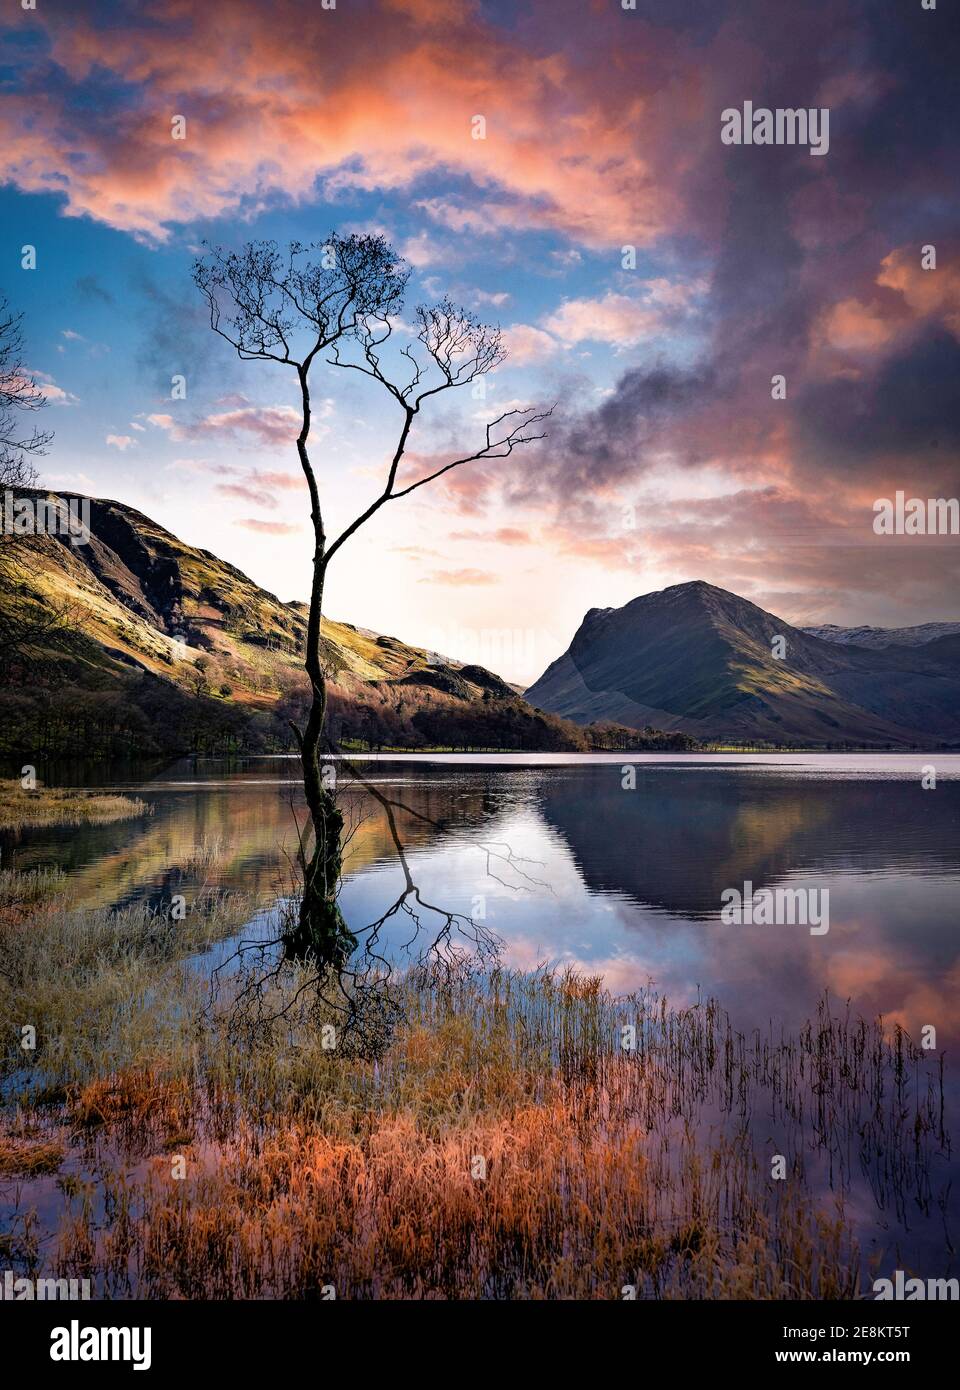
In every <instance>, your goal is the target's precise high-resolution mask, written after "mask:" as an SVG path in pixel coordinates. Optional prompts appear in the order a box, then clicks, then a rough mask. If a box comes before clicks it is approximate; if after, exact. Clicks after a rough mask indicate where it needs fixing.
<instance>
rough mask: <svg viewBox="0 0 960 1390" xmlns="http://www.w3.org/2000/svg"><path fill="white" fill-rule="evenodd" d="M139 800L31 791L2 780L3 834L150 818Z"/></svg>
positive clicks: (69, 791)
mask: <svg viewBox="0 0 960 1390" xmlns="http://www.w3.org/2000/svg"><path fill="white" fill-rule="evenodd" d="M151 810H152V808H151V807H150V805H149V804H148V803H147V802H146V801H141V800H140V798H139V797H131V796H116V795H112V794H106V793H103V792H95V791H83V790H79V789H74V788H51V787H37V788H36V789H35V790H34V791H28V790H26V789H25V788H24V787H22V786H21V785H20V783H19V782H17V781H12V780H10V779H0V830H22V829H25V828H27V827H28V826H35V825H84V824H94V825H104V824H107V823H109V822H110V821H117V820H130V819H132V818H133V817H135V816H145V815H149V814H150V812H151Z"/></svg>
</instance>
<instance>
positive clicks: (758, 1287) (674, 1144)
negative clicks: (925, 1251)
mask: <svg viewBox="0 0 960 1390" xmlns="http://www.w3.org/2000/svg"><path fill="white" fill-rule="evenodd" d="M250 910H251V909H250V906H249V905H246V906H245V907H244V908H241V906H240V904H238V903H236V902H234V903H233V904H232V905H231V904H225V903H224V902H223V901H222V900H219V899H217V900H214V901H213V902H212V903H211V904H210V905H209V911H208V912H207V913H206V915H204V914H203V913H199V912H198V913H191V914H190V915H189V916H188V919H187V922H185V923H182V924H178V927H177V930H176V931H172V930H171V928H170V924H168V923H166V922H164V921H158V920H156V918H153V917H151V915H150V914H149V913H145V912H144V911H143V910H137V911H133V910H130V911H127V912H124V913H118V914H106V913H92V914H91V913H87V914H78V913H72V912H69V911H67V912H56V913H49V912H48V913H46V914H44V913H43V912H38V913H37V914H36V919H35V922H34V927H33V932H32V933H31V932H30V931H28V930H26V929H25V928H24V927H21V928H18V929H17V930H16V931H14V932H13V933H12V935H11V934H10V933H7V934H6V935H5V936H4V937H3V938H2V943H3V949H2V951H0V966H2V967H3V970H4V972H5V973H4V974H3V975H0V1005H2V1009H3V1012H4V1016H5V1017H9V1016H10V1015H9V1013H8V1012H7V1011H8V1010H9V1009H10V1008H11V1007H13V1009H14V1013H13V1015H12V1016H13V1017H14V1018H24V1019H31V1018H32V1017H34V1016H35V1017H36V1018H37V1019H38V1020H39V1025H40V1026H39V1028H38V1035H39V1036H40V1038H41V1040H42V1045H41V1046H40V1048H39V1049H38V1053H37V1058H36V1061H35V1063H34V1064H33V1068H32V1072H31V1074H30V1075H26V1071H30V1069H29V1068H27V1069H25V1068H24V1065H23V1057H22V1054H21V1055H19V1056H17V1055H16V1054H15V1053H13V1052H11V1053H10V1054H8V1055H7V1056H6V1058H5V1059H4V1060H5V1063H6V1066H7V1070H8V1083H9V1085H8V1094H9V1095H10V1096H11V1101H10V1105H9V1106H8V1109H7V1112H6V1113H5V1120H6V1121H7V1136H6V1139H5V1142H6V1143H8V1144H13V1145H14V1146H17V1145H20V1146H21V1147H22V1139H20V1138H17V1137H16V1136H14V1137H12V1138H11V1137H10V1136H11V1134H12V1133H13V1131H12V1130H11V1125H12V1124H13V1122H14V1120H15V1121H16V1124H17V1125H18V1126H19V1127H20V1128H19V1131H18V1132H19V1134H20V1135H23V1134H29V1136H30V1142H31V1143H33V1144H43V1143H47V1144H49V1145H56V1144H62V1143H63V1142H64V1140H63V1136H64V1134H66V1135H67V1136H68V1138H69V1154H70V1166H71V1172H70V1173H69V1174H65V1175H64V1176H63V1177H61V1178H60V1179H58V1183H59V1188H58V1190H57V1192H56V1194H55V1195H56V1202H51V1199H50V1193H49V1191H47V1190H46V1189H44V1192H46V1198H45V1205H44V1204H42V1203H41V1205H42V1211H43V1217H42V1221H41V1222H40V1226H41V1233H42V1240H41V1239H40V1237H39V1236H38V1234H37V1220H38V1218H37V1217H36V1215H35V1213H34V1206H32V1205H31V1201H33V1202H34V1203H36V1202H38V1201H40V1197H39V1196H37V1197H33V1198H32V1195H31V1183H30V1182H29V1181H23V1182H22V1191H21V1195H20V1197H19V1198H18V1201H17V1203H16V1205H15V1207H14V1208H13V1210H12V1220H11V1229H13V1230H15V1231H20V1230H21V1229H22V1230H23V1231H27V1230H28V1229H29V1230H30V1231H31V1232H32V1235H31V1240H32V1244H31V1243H30V1241H27V1240H26V1237H24V1239H23V1240H22V1241H21V1247H20V1248H22V1250H24V1251H29V1250H30V1249H39V1248H40V1247H41V1245H42V1246H43V1247H44V1248H46V1249H47V1250H49V1249H50V1248H51V1245H52V1246H53V1247H54V1248H56V1250H57V1251H58V1256H57V1264H58V1267H59V1268H60V1269H61V1270H62V1271H63V1272H64V1273H69V1274H71V1275H72V1276H74V1277H76V1276H81V1275H82V1276H84V1277H89V1278H91V1279H92V1280H93V1281H94V1283H95V1287H96V1288H97V1289H98V1290H99V1291H100V1292H101V1293H103V1294H107V1295H111V1296H125V1295H130V1294H139V1295H140V1296H143V1297H159V1298H166V1297H192V1298H235V1297H311V1296H319V1291H320V1290H321V1289H322V1288H323V1287H324V1286H325V1285H330V1284H332V1285H333V1286H334V1287H335V1289H336V1293H337V1297H339V1298H534V1299H536V1298H558V1297H559V1298H573V1297H583V1298H619V1297H621V1296H622V1290H623V1289H624V1287H628V1288H634V1289H636V1290H637V1295H638V1297H660V1298H663V1297H671V1298H718V1297H749V1298H761V1299H774V1298H825V1297H855V1296H857V1294H858V1291H859V1279H860V1269H861V1261H860V1255H859V1251H858V1249H857V1245H856V1241H855V1240H854V1238H853V1234H852V1229H851V1226H850V1224H849V1222H848V1221H847V1219H846V1213H845V1201H846V1198H847V1196H848V1194H849V1192H850V1190H851V1187H852V1185H853V1184H854V1183H855V1182H857V1181H860V1182H861V1183H862V1181H863V1180H864V1179H866V1181H867V1183H868V1185H869V1189H870V1190H871V1191H872V1193H873V1196H874V1199H875V1201H876V1203H877V1205H878V1206H879V1207H882V1208H884V1209H887V1210H897V1211H900V1210H903V1209H905V1208H906V1206H908V1205H909V1206H910V1207H911V1208H912V1209H913V1210H914V1211H915V1210H916V1207H917V1204H919V1206H920V1207H921V1208H922V1209H926V1210H929V1209H930V1208H931V1206H933V1205H934V1204H935V1202H936V1200H937V1194H936V1191H935V1184H934V1182H933V1179H932V1176H931V1174H932V1171H933V1166H934V1160H935V1158H936V1155H937V1153H938V1152H940V1151H942V1150H943V1149H944V1147H945V1146H947V1145H948V1144H949V1139H948V1136H947V1135H946V1133H945V1131H944V1127H943V1115H942V1085H943V1078H942V1070H941V1066H940V1063H939V1059H936V1058H934V1059H933V1060H932V1061H931V1060H930V1058H929V1057H928V1056H927V1055H925V1054H924V1053H923V1052H922V1051H921V1050H920V1049H918V1048H916V1047H914V1045H913V1044H912V1043H911V1041H910V1040H909V1038H907V1037H906V1035H904V1034H903V1033H902V1032H901V1031H900V1030H898V1029H894V1030H893V1031H892V1032H891V1031H889V1030H887V1029H886V1028H885V1026H884V1025H883V1023H882V1022H881V1021H879V1020H878V1021H875V1022H873V1023H866V1022H864V1021H863V1020H860V1019H857V1018H855V1017H853V1016H851V1015H850V1013H849V1011H848V1010H847V1009H845V1008H841V1009H839V1010H837V1009H836V1008H835V1006H833V1005H832V1003H831V1001H829V1000H824V1001H823V1003H822V1005H821V1008H820V1010H819V1012H818V1014H817V1017H816V1018H815V1019H812V1020H811V1021H810V1022H809V1023H808V1024H807V1025H806V1026H805V1027H804V1028H802V1029H800V1030H799V1032H797V1033H796V1034H792V1035H788V1034H787V1033H785V1032H784V1031H783V1030H781V1029H779V1028H777V1027H775V1026H774V1025H773V1024H771V1025H770V1026H769V1028H768V1029H767V1031H766V1032H765V1033H760V1032H758V1033H754V1034H751V1035H750V1036H746V1035H744V1034H743V1033H740V1032H738V1031H737V1030H736V1029H735V1028H734V1027H733V1025H732V1023H731V1021H730V1019H729V1018H728V1017H727V1015H726V1013H725V1012H724V1011H723V1010H722V1009H721V1008H720V1006H719V1005H718V1004H717V1003H716V1001H714V1000H705V1001H701V1002H698V1003H696V1004H694V1005H692V1006H691V1007H688V1008H683V1009H678V1008H674V1007H671V1005H670V1004H669V1002H668V1001H667V1000H666V999H665V998H664V997H663V996H662V995H660V994H658V993H657V992H655V991H653V990H645V991H641V992H639V993H637V994H634V995H631V996H629V997H626V998H615V997H613V996H611V995H610V994H609V993H608V992H607V991H606V990H604V989H603V988H602V986H601V983H600V981H599V980H598V979H594V978H588V977H584V976H582V975H577V974H575V973H573V972H570V971H567V972H554V971H550V970H540V971H536V972H533V973H513V972H509V971H505V970H493V971H488V972H484V973H479V972H475V971H472V970H470V969H469V968H468V967H467V966H466V965H464V966H463V967H462V968H461V969H459V970H457V971H452V972H451V971H449V970H445V971H443V972H437V971H433V970H430V969H428V968H426V967H422V968H418V969H412V970H409V971H407V972H406V973H405V974H403V975H401V976H398V977H394V978H393V979H392V980H391V981H390V982H389V985H388V984H387V982H384V987H385V988H389V989H391V990H392V991H394V995H395V1001H396V1003H397V1006H398V1011H399V1012H398V1016H399V1017H400V1018H401V1019H402V1022H401V1024H400V1026H399V1027H398V1029H397V1030H396V1032H395V1034H394V1035H393V1038H392V1040H391V1041H390V1042H389V1043H388V1044H387V1045H386V1046H385V1049H384V1051H383V1052H382V1054H381V1055H379V1056H378V1057H376V1058H364V1057H357V1056H349V1055H347V1054H346V1053H345V1052H342V1051H340V1050H338V1049H334V1050H326V1049H325V1048H324V1046H323V1044H322V1035H321V1031H320V1027H319V1025H320V1024H321V1023H322V1021H323V1019H322V1013H323V1003H322V1000H321V1002H320V1004H319V1013H318V1004H317V999H316V997H315V996H314V997H313V998H312V1001H311V1002H310V1003H309V1004H308V1003H307V1002H306V1000H307V998H308V996H307V995H305V994H303V992H302V987H303V984H304V978H305V975H304V972H303V970H302V969H301V968H300V967H297V966H295V965H291V966H289V967H287V968H285V969H284V970H282V971H280V972H278V973H277V975H276V978H275V979H273V980H272V981H271V984H270V989H271V990H272V991H273V992H274V994H275V995H276V999H275V1001H273V1002H275V1003H276V1005H277V1006H278V1008H277V1009H276V1010H275V1011H274V1012H275V1018H274V1021H273V1022H272V1024H271V1026H270V1029H269V1031H268V1033H267V1034H262V1035H261V1036H259V1038H258V1040H257V1044H256V1046H250V1045H249V1044H245V1043H243V1042H242V1041H239V1040H238V1039H237V1036H236V1034H235V1032H234V1030H232V1028H231V1019H232V1008H233V1002H234V1001H235V997H236V995H237V994H238V993H239V992H240V991H241V990H242V988H243V977H242V973H237V974H236V975H235V976H228V977H227V980H226V982H225V983H224V986H223V988H222V989H221V990H220V991H219V992H218V994H217V996H216V998H215V999H212V998H211V996H210V994H209V993H208V992H207V991H206V990H205V989H204V984H205V978H204V975H203V974H202V972H201V971H199V970H198V969H197V960H196V959H195V958H194V959H193V960H192V961H191V960H190V959H188V957H189V956H190V955H194V957H195V953H196V952H198V951H203V950H205V949H206V948H207V947H208V946H210V945H211V944H212V943H213V942H215V941H216V940H218V939H222V937H223V936H224V935H228V934H229V933H230V932H231V930H233V931H236V930H237V927H238V926H239V922H240V920H241V919H244V912H246V913H247V915H249V912H250ZM244 920H245V919H244ZM248 932H249V928H247V931H246V932H245V933H244V935H246V934H247V933H248ZM51 962H56V969H55V970H53V971H51V968H50V965H51ZM4 991H6V993H5V994H4V993H3V992H4ZM231 996H233V998H231ZM332 1017H333V1016H332ZM626 1025H629V1026H631V1027H633V1028H634V1029H635V1039H636V1046H635V1049H634V1050H632V1051H624V1050H623V1048H622V1047H621V1039H622V1036H623V1035H622V1032H621V1030H622V1029H623V1027H624V1026H626ZM15 1068H16V1070H14V1069H15ZM11 1088H12V1089H11ZM756 1114H762V1115H763V1116H764V1117H765V1118H764V1133H765V1134H769V1136H770V1137H769V1138H768V1139H765V1140H762V1141H761V1142H759V1143H757V1142H755V1140H754V1138H753V1135H752V1132H751V1128H750V1124H751V1119H752V1117H753V1116H754V1115H756ZM774 1152H779V1153H783V1154H784V1155H785V1156H786V1158H787V1167H788V1173H787V1178H786V1179H785V1180H783V1181H773V1180H771V1177H770V1158H771V1155H772V1154H773V1153H774ZM175 1159H177V1160H180V1159H182V1160H184V1161H185V1164H186V1177H185V1178H183V1179H180V1178H177V1177H175V1176H173V1161H174V1160H175ZM18 1161H19V1160H18ZM49 1161H50V1162H51V1163H52V1161H53V1158H52V1150H51V1157H50V1160H49ZM41 1171H42V1170H41ZM824 1174H827V1175H828V1179H829V1180H828V1181H827V1180H826V1179H825V1178H824ZM42 1181H44V1179H43V1178H42V1176H38V1177H37V1182H38V1183H40V1182H42ZM46 1181H47V1182H48V1183H50V1182H52V1178H50V1177H47V1178H46ZM37 1192H38V1193H40V1189H39V1188H38V1189H37ZM31 1213H34V1214H33V1215H31ZM22 1260H23V1262H24V1264H28V1263H29V1260H28V1258H27V1255H23V1256H22Z"/></svg>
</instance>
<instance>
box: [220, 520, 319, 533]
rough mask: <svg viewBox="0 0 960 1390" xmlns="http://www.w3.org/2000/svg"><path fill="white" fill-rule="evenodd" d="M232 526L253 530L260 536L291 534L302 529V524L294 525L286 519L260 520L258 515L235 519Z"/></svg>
mask: <svg viewBox="0 0 960 1390" xmlns="http://www.w3.org/2000/svg"><path fill="white" fill-rule="evenodd" d="M233 524H234V526H242V527H243V528H244V529H245V530H247V531H255V532H256V533H257V534H258V535H261V536H292V535H295V534H296V533H297V532H298V531H302V530H303V527H302V526H297V525H294V524H293V523H291V522H288V521H262V520H261V519H260V518H259V517H255V516H248V517H243V518H241V519H240V520H239V521H235V522H234V523H233Z"/></svg>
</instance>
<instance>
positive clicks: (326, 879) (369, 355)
mask: <svg viewBox="0 0 960 1390" xmlns="http://www.w3.org/2000/svg"><path fill="white" fill-rule="evenodd" d="M408 273H409V272H408V271H407V269H406V267H405V266H404V265H403V263H402V262H401V261H400V259H399V258H398V257H397V256H396V255H395V253H394V252H393V250H392V248H391V247H390V246H389V244H388V243H387V242H386V240H385V239H384V238H383V237H381V236H356V235H353V236H347V237H340V236H336V235H335V236H331V237H330V239H329V240H328V241H327V242H326V243H325V244H323V245H321V244H314V245H312V246H309V247H307V246H304V245H302V244H301V243H299V242H294V243H291V245H290V247H289V249H288V252H287V253H286V255H283V254H282V253H281V252H280V251H279V249H278V248H277V246H276V245H275V244H274V243H273V242H253V243H250V244H249V245H247V246H246V247H245V248H244V250H243V251H241V252H239V253H229V254H225V253H224V252H223V251H221V250H220V249H218V248H210V247H207V249H206V252H205V254H204V255H203V256H201V257H200V258H199V259H198V260H197V262H196V263H195V266H194V280H195V282H196V284H197V286H198V288H199V289H200V291H201V293H202V294H203V295H204V296H205V298H206V300H207V303H208V305H209V309H210V324H211V327H212V328H213V329H214V330H215V331H216V332H217V333H219V334H220V336H221V337H223V338H225V339H226V340H227V342H229V343H231V344H232V346H233V347H234V348H235V349H236V351H237V353H238V355H239V357H240V358H241V359H243V360H245V361H247V360H264V361H271V362H278V363H281V364H283V365H285V366H289V367H290V368H292V369H293V370H294V371H295V372H296V374H297V381H298V385H299V390H300V400H301V429H300V433H299V434H298V436H297V454H298V457H299V460H300V465H301V467H302V469H303V473H304V477H305V478H306V482H307V488H308V490H309V495H310V515H311V520H312V523H313V533H314V551H313V582H312V586H311V593H310V613H309V619H308V623H307V638H306V655H305V663H304V664H305V667H306V671H307V675H308V677H309V679H310V685H311V690H312V701H311V707H310V711H309V715H308V717H307V721H306V725H305V727H304V728H303V729H302V730H301V729H297V730H296V735H297V738H298V742H299V748H300V755H301V762H302V767H303V785H304V793H305V796H306V801H307V806H308V809H309V812H310V819H311V824H312V829H313V842H312V848H309V847H308V846H306V845H305V846H304V847H303V848H302V850H301V867H302V871H303V897H302V900H301V905H300V911H299V917H298V923H297V926H296V929H295V930H291V932H290V933H289V934H288V939H287V943H286V944H287V949H288V952H289V953H290V954H292V955H294V956H296V957H303V958H311V959H313V960H316V961H318V962H319V963H320V964H321V966H322V967H324V968H326V967H328V966H329V967H333V968H335V969H339V968H341V967H342V966H343V964H344V962H345V961H346V960H347V959H348V958H349V956H350V954H351V952H352V951H353V950H354V949H355V948H356V944H357V943H356V938H355V937H354V936H353V935H352V933H351V932H350V930H349V928H348V927H347V925H346V923H345V921H344V920H343V917H342V915H341V912H340V908H339V904H338V901H337V899H338V891H339V884H340V872H341V865H342V835H343V816H342V813H341V812H340V810H339V809H338V807H337V802H336V797H335V796H334V795H333V794H332V792H331V790H330V788H329V787H326V786H325V785H324V778H323V773H322V767H321V755H322V752H323V751H324V750H325V749H327V748H329V747H330V746H331V741H330V739H329V736H328V733H327V730H326V710H327V690H326V687H327V675H326V672H325V669H324V665H323V660H322V648H321V621H322V615H323V595H324V586H325V582H326V576H327V570H328V567H329V565H330V562H331V561H332V559H333V557H334V556H335V555H336V554H337V552H338V551H339V550H340V549H341V547H342V546H343V545H345V544H346V542H347V541H348V540H349V539H350V538H351V537H352V536H353V535H355V534H356V532H357V531H359V529H360V528H361V527H362V526H363V525H365V523H366V522H368V521H369V520H370V519H371V517H373V516H374V515H376V513H377V512H378V511H379V510H380V509H381V508H382V507H384V506H386V505H387V503H388V502H392V501H396V500H397V499H399V498H401V497H406V496H408V495H409V494H410V493H412V492H414V491H416V490H417V489H418V488H421V487H424V486H426V484H427V483H430V482H433V481H434V480H435V479H437V478H439V477H441V476H443V475H444V474H446V473H448V472H450V471H451V470H452V469H455V468H459V467H461V466H462V465H463V464H466V463H469V462H472V461H474V460H480V459H496V458H505V457H507V456H508V455H509V454H510V453H512V452H513V450H514V449H515V448H516V447H517V446H518V445H520V444H527V443H530V442H531V441H532V440H534V439H540V438H543V435H542V434H540V433H538V432H537V431H536V426H537V424H538V423H539V422H541V421H542V420H544V419H545V418H546V415H547V414H549V412H548V411H547V412H537V411H535V410H533V409H531V410H519V411H518V410H513V411H508V412H506V413H504V414H501V415H500V416H499V417H498V418H497V419H496V420H493V421H492V422H491V423H490V424H489V425H488V426H487V429H486V438H485V442H484V443H483V445H482V446H481V447H480V448H478V449H475V450H472V451H468V452H455V453H454V455H453V456H452V457H450V458H447V459H444V460H443V461H442V462H438V463H437V464H436V465H435V466H434V467H431V468H429V469H427V470H426V472H423V473H421V474H419V475H418V476H416V477H415V478H413V480H411V481H405V480H402V479H401V477H400V471H401V464H402V462H403V459H404V456H405V454H406V452H407V447H408V444H409V441H410V437H411V433H412V430H413V427H414V423H415V421H416V419H417V417H418V415H419V414H420V411H421V408H422V406H423V405H424V403H425V402H426V401H427V400H428V399H430V398H432V397H434V396H436V395H439V394H440V393H442V392H446V391H448V390H451V389H454V388H456V387H460V386H467V385H469V384H470V383H472V382H474V381H476V380H477V379H478V378H479V377H482V376H485V375H486V374H487V373H488V372H490V371H492V370H493V368H495V367H496V366H497V365H498V364H499V363H500V362H501V361H502V360H503V358H504V355H505V354H504V348H503V344H502V339H501V335H500V331H499V329H496V328H492V327H489V326H487V325H485V324H482V323H480V322H479V321H478V320H477V319H475V318H474V317H473V316H472V315H471V314H469V313H467V312H466V310H464V309H462V308H459V307H456V306H454V305H453V304H452V303H451V302H450V301H449V300H447V299H444V300H443V301H441V303H439V304H437V305H435V306H433V307H425V306H421V307H419V308H418V309H417V310H416V322H415V326H414V329H413V332H412V334H410V335H408V337H409V341H408V342H407V343H405V345H404V346H403V347H402V348H400V349H399V351H398V352H397V353H396V354H394V358H395V360H394V361H392V363H391V365H390V367H388V366H387V365H386V362H385V350H387V347H388V343H389V340H390V339H391V337H392V336H393V334H394V332H395V325H396V319H397V315H398V314H399V311H400V309H401V308H402V304H403V296H404V292H405V289H406V283H407V278H408ZM327 353H330V354H331V355H330V356H325V354H327ZM318 358H320V359H321V361H322V362H324V363H329V364H332V365H333V366H335V367H339V368H343V369H346V370H353V371H358V372H361V373H363V374H364V375H365V376H367V377H368V378H370V379H371V380H373V381H374V382H376V383H377V384H378V385H379V386H380V388H381V389H383V390H384V391H385V392H386V393H387V394H388V396H389V397H390V398H391V399H392V401H393V402H395V403H396V404H397V405H398V406H399V407H400V410H401V417H400V423H399V429H398V433H397V439H396V445H395V447H394V448H393V450H392V451H391V455H390V459H389V463H388V465H387V469H386V477H385V481H384V485H383V488H382V489H381V491H380V492H379V493H378V494H377V496H376V497H375V498H374V499H373V501H372V502H370V504H369V505H368V506H366V507H365V508H364V509H363V510H362V511H361V512H359V513H358V515H357V516H356V517H355V518H354V519H353V520H352V521H351V522H350V523H349V524H348V525H347V526H345V527H344V529H343V530H342V531H341V532H340V533H339V535H337V536H335V537H333V538H332V539H331V538H330V537H328V535H327V532H326V527H325V522H324V512H323V507H322V505H321V497H320V488H319V484H318V480H317V472H316V470H315V468H314V466H313V463H312V461H311V458H310V454H309V450H308V443H309V438H310V427H311V407H310V380H311V372H312V369H313V367H314V366H315V364H316V363H317V359H318Z"/></svg>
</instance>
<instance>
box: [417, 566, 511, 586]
mask: <svg viewBox="0 0 960 1390" xmlns="http://www.w3.org/2000/svg"><path fill="white" fill-rule="evenodd" d="M417 582H418V583H419V584H447V585H450V586H451V587H453V588H469V587H473V586H476V585H482V584H496V583H498V582H499V581H498V577H497V575H495V574H490V573H489V572H488V571H487V570H475V569H459V570H434V571H433V573H432V574H427V575H424V577H423V579H420V580H418V581H417Z"/></svg>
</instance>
